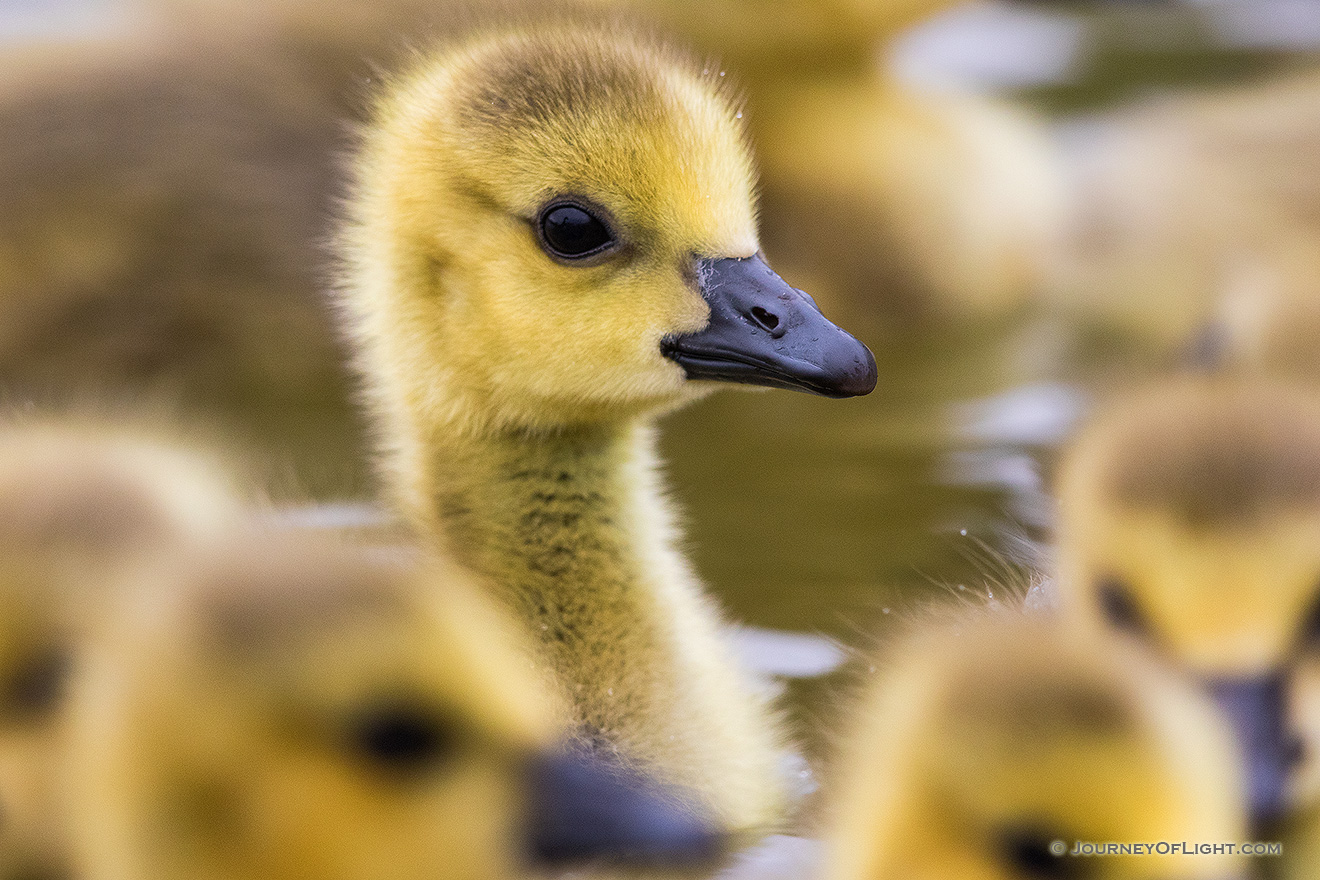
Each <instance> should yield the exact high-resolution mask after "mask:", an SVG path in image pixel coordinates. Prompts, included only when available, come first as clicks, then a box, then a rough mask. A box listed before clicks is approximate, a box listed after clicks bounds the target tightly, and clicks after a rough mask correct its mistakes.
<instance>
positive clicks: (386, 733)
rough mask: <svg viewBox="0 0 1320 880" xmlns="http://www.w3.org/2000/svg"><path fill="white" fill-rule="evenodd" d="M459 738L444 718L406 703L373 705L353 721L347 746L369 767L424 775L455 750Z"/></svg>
mask: <svg viewBox="0 0 1320 880" xmlns="http://www.w3.org/2000/svg"><path fill="white" fill-rule="evenodd" d="M456 740H457V736H456V734H455V731H454V729H453V727H452V726H451V725H450V724H449V723H448V722H447V721H446V720H445V719H444V718H443V717H441V716H439V715H437V714H436V713H435V712H433V711H428V710H426V709H423V708H421V707H418V706H409V705H405V704H396V705H390V704H386V705H378V706H373V707H370V708H368V709H366V710H365V711H363V712H362V713H360V714H359V715H358V716H357V717H356V718H354V719H353V720H352V722H351V723H350V725H349V731H348V747H349V749H350V750H351V751H352V752H353V753H354V754H356V755H357V756H358V757H359V758H363V759H365V760H366V761H367V762H368V763H369V764H370V765H372V766H373V767H377V768H382V769H385V770H388V771H390V772H392V773H398V774H413V773H424V772H426V771H428V770H430V769H432V768H434V767H435V766H437V765H439V764H441V763H443V762H444V761H445V759H446V758H448V757H449V756H450V755H451V754H452V753H453V751H454V748H455V745H456Z"/></svg>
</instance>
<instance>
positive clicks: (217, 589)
mask: <svg viewBox="0 0 1320 880" xmlns="http://www.w3.org/2000/svg"><path fill="white" fill-rule="evenodd" d="M101 636H102V637H101V638H100V639H99V642H98V645H97V650H96V651H95V652H93V653H92V654H91V655H90V660H89V663H88V664H87V667H88V668H87V672H86V674H85V675H84V676H82V677H81V678H80V679H79V680H78V682H77V685H76V688H75V690H74V693H73V704H72V705H73V709H74V712H73V716H72V721H71V732H70V739H71V749H70V752H71V756H70V759H69V760H70V773H69V779H70V783H69V785H70V791H71V792H72V793H73V800H74V802H75V803H76V805H77V808H76V809H77V813H76V820H77V821H76V828H77V830H78V838H77V840H78V843H79V846H80V856H81V868H82V870H84V871H86V876H87V877H88V878H90V880H138V878H143V877H188V878H193V880H299V878H301V880H336V878H338V880H376V878H380V880H386V878H388V880H408V878H416V880H423V878H428V880H429V878H435V877H447V878H454V880H469V878H470V880H485V878H490V880H495V878H509V877H513V876H518V875H519V874H521V873H522V872H523V871H524V870H525V869H526V868H527V866H528V865H529V864H531V862H532V861H533V860H539V861H540V862H545V863H549V864H556V863H557V862H562V861H563V860H565V859H569V860H571V859H574V858H578V859H581V858H589V857H593V856H597V857H599V856H604V857H609V856H620V855H623V856H625V857H627V856H630V855H631V856H637V854H638V853H639V852H640V853H641V855H640V856H639V858H642V859H645V858H647V857H648V855H649V854H650V853H651V852H654V851H656V848H657V847H658V848H659V849H661V850H663V852H664V853H665V854H668V855H670V856H672V857H674V859H675V861H680V862H681V860H682V859H683V858H684V857H685V853H684V852H683V851H681V850H680V847H683V846H686V847H688V851H687V853H686V858H688V859H689V860H690V859H691V858H693V857H694V856H693V853H694V852H699V853H700V855H701V856H702V857H708V856H709V855H710V853H711V848H712V846H713V843H714V840H713V838H712V836H711V835H710V834H709V833H708V832H707V831H706V830H705V829H704V828H703V827H701V826H700V825H699V824H698V823H696V822H695V821H693V820H686V819H681V818H678V817H677V816H676V815H674V814H671V813H670V812H667V811H668V810H669V809H670V808H668V807H667V806H665V804H664V803H663V802H662V801H660V800H658V799H657V798H656V796H655V795H654V794H649V793H646V792H645V791H643V790H640V789H634V788H629V787H628V784H627V780H619V779H617V778H615V777H611V776H608V775H606V774H605V773H604V772H602V771H600V770H599V769H593V768H596V767H597V765H593V764H590V763H589V762H587V760H586V759H585V758H584V757H582V756H575V755H573V754H571V753H568V752H556V751H553V750H552V747H553V746H554V745H555V738H556V736H557V735H558V734H560V733H561V732H560V731H558V730H556V727H555V722H554V721H553V720H552V719H554V718H555V717H557V716H558V715H560V714H562V710H559V711H558V712H556V711H555V710H554V709H553V700H554V698H553V696H552V695H551V693H552V692H551V691H549V690H547V689H546V688H545V687H544V683H543V682H542V681H540V680H539V677H538V675H537V674H536V673H535V672H534V668H533V666H532V662H531V660H530V653H529V652H526V651H524V650H523V649H522V647H521V646H520V645H519V644H518V643H517V642H516V640H515V639H514V638H513V636H512V633H511V631H510V630H509V628H508V625H507V624H506V622H505V621H504V619H503V618H501V617H499V616H498V615H497V614H496V613H495V612H494V611H493V609H491V608H490V607H488V606H487V605H486V604H484V603H483V602H482V601H481V600H480V598H479V596H478V595H477V593H476V592H475V591H474V590H473V589H472V587H471V585H470V584H469V583H467V582H466V580H465V578H464V576H463V574H462V573H461V572H460V571H458V570H456V569H453V568H451V567H448V566H446V565H443V564H442V563H441V561H440V560H431V561H429V562H427V563H426V564H417V562H416V560H415V559H413V558H410V555H409V554H407V553H405V552H404V551H402V550H400V549H397V548H394V549H390V550H388V551H387V550H381V549H377V550H367V549H361V548H350V547H346V546H343V545H342V544H340V543H337V542H333V541H330V540H327V539H325V538H323V537H320V536H314V537H305V536H303V537H296V536H289V535H284V536H274V537H272V536H260V535H253V534H248V533H246V532H244V533H240V534H238V535H236V536H234V537H233V538H232V539H230V540H226V541H224V542H221V544H220V546H217V547H214V548H209V549H207V550H204V551H199V552H196V553H192V554H187V555H186V556H185V558H183V559H180V560H176V561H174V562H172V563H168V564H163V565H162V566H161V567H160V568H159V569H158V570H157V572H156V573H155V575H154V577H149V578H139V582H138V585H137V589H136V591H135V592H134V597H133V601H131V602H129V603H127V607H126V609H125V610H124V612H123V613H122V614H118V615H116V616H115V618H114V619H113V623H112V625H111V626H109V627H107V628H106V629H105V632H103V633H102V634H101ZM593 811H596V812H593ZM546 816H549V820H547V819H546V818H545V817H546ZM602 816H605V817H604V818H603V817H602ZM575 818H576V819H578V820H580V822H581V826H575V825H574V824H573V822H574V820H575ZM642 820H646V821H648V822H650V823H652V825H649V826H647V827H641V828H638V827H631V826H629V824H628V823H629V822H635V823H638V825H641V822H642ZM648 834H649V835H652V837H650V838H647V837H646V835H648ZM556 835H558V836H556ZM565 835H567V836H568V841H569V842H568V843H567V844H566V843H564V841H563V837H564V836H565ZM611 835H613V837H611ZM629 835H631V836H629ZM665 835H668V837H665ZM652 844H656V846H655V847H652ZM666 846H668V847H670V849H668V850H664V849H663V848H664V847H666ZM648 847H652V848H651V849H650V850H648Z"/></svg>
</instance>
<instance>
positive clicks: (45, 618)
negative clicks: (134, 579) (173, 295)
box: [0, 421, 238, 880]
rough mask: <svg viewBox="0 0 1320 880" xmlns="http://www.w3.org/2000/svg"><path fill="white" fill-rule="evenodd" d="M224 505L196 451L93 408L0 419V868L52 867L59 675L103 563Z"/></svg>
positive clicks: (221, 480)
mask: <svg viewBox="0 0 1320 880" xmlns="http://www.w3.org/2000/svg"><path fill="white" fill-rule="evenodd" d="M237 510H238V502H237V500H236V498H235V496H234V495H232V494H231V492H230V490H229V486H228V484H227V478H226V475H225V474H224V473H223V471H222V469H221V468H220V466H219V465H218V464H217V463H214V462H212V461H210V460H209V459H207V458H205V457H203V456H201V455H196V454H193V453H192V452H189V451H186V450H184V449H181V448H177V447H173V446H170V445H167V444H165V443H163V442H160V441H155V440H151V439H147V438H146V437H145V436H140V435H138V434H135V433H133V432H131V431H128V430H120V429H117V428H113V427H110V426H107V425H96V424H94V423H92V422H79V423H74V422H63V421H61V422H57V421H33V422H29V423H18V422H9V423H4V424H0V878H5V880H9V878H45V877H52V878H53V877H62V876H65V874H64V871H65V870H66V860H67V841H66V835H65V818H64V817H65V807H64V805H63V802H62V800H61V797H60V793H59V783H58V779H57V774H56V771H55V769H54V768H55V766H56V764H57V756H58V754H59V753H60V749H61V741H62V736H63V725H64V723H65V717H66V700H65V696H66V693H65V687H66V684H67V678H68V676H69V675H70V674H71V673H73V671H74V670H75V669H76V667H77V665H78V656H77V655H78V653H79V648H80V644H81V639H82V630H83V629H84V624H85V622H86V620H87V619H89V618H91V617H94V616H96V614H97V610H96V609H99V608H102V607H103V602H104V599H105V598H106V597H105V595H104V594H105V593H106V592H109V591H110V584H111V582H112V581H113V580H114V579H115V577H116V575H115V572H116V571H121V570H124V569H126V568H128V567H131V565H132V564H134V561H135V560H136V559H138V558H140V557H141V556H143V555H151V554H153V553H159V552H162V551H163V550H164V549H165V548H166V547H169V546H171V545H173V544H175V543H177V542H182V541H186V540H190V539H193V538H197V537H200V535H202V534H203V533H205V532H206V531H208V530H210V529H212V528H219V527H220V526H221V524H222V523H224V522H226V521H228V519H229V518H231V517H233V516H236V515H237Z"/></svg>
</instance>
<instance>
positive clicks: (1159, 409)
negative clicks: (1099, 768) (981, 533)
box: [1059, 380, 1320, 827]
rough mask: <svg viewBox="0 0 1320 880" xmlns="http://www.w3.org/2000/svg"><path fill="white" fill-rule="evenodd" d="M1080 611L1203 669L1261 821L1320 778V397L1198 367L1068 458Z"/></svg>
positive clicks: (1101, 426)
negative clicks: (1197, 375) (1208, 376)
mask: <svg viewBox="0 0 1320 880" xmlns="http://www.w3.org/2000/svg"><path fill="white" fill-rule="evenodd" d="M1059 495H1060V531H1059V545H1060V546H1059V553H1060V566H1061V569H1060V574H1061V578H1060V586H1061V590H1062V592H1063V599H1064V604H1065V606H1066V609H1067V611H1068V612H1069V613H1070V615H1071V616H1072V617H1073V619H1075V620H1078V621H1081V622H1085V623H1089V624H1092V625H1094V626H1097V627H1102V628H1105V629H1108V630H1112V631H1115V632H1121V633H1124V634H1125V635H1127V636H1129V637H1130V638H1131V639H1133V640H1136V641H1139V642H1141V643H1143V644H1145V645H1147V646H1148V647H1150V648H1153V649H1155V650H1157V651H1159V652H1161V653H1162V654H1164V655H1165V656H1166V657H1168V658H1170V659H1172V660H1173V661H1174V662H1175V663H1177V664H1178V665H1180V666H1181V667H1183V668H1184V669H1186V670H1188V671H1190V672H1192V673H1193V674H1195V675H1196V676H1197V677H1199V678H1200V679H1201V680H1202V681H1203V682H1204V683H1205V685H1206V686H1207V687H1209V689H1210V691H1211V692H1212V693H1213V694H1214V696H1215V697H1216V698H1217V700H1218V701H1219V702H1220V704H1221V706H1222V708H1223V710H1224V711H1225V712H1226V713H1227V715H1228V716H1229V717H1230V718H1231V719H1232V720H1233V721H1234V724H1235V726H1236V727H1237V729H1238V735H1239V739H1240V741H1241V744H1242V746H1243V748H1244V749H1245V750H1246V752H1247V758H1248V768H1249V779H1248V784H1249V787H1250V803H1251V809H1252V813H1253V818H1254V821H1255V822H1256V824H1257V825H1258V826H1261V827H1268V826H1270V825H1272V824H1273V820H1274V819H1276V818H1278V817H1279V816H1280V814H1281V813H1283V812H1284V811H1286V810H1287V809H1288V808H1289V804H1290V803H1294V802H1297V801H1298V800H1299V799H1300V800H1306V799H1312V800H1313V799H1314V796H1315V794H1316V793H1317V791H1316V790H1317V789H1320V760H1317V759H1318V758H1320V401H1318V400H1316V399H1314V397H1313V395H1311V394H1309V393H1307V392H1305V391H1302V390H1300V389H1293V388H1289V387H1284V386H1279V385H1273V384H1270V383H1266V382H1241V383H1233V382H1228V381H1206V380H1189V381H1179V382H1174V383H1170V384H1168V385H1166V386H1163V387H1160V388H1157V389H1153V390H1150V391H1147V392H1146V393H1144V394H1140V395H1137V396H1135V397H1133V398H1131V399H1129V400H1126V401H1124V402H1123V403H1122V404H1121V405H1119V406H1117V407H1115V408H1114V409H1113V410H1111V411H1110V412H1109V413H1107V414H1105V415H1103V416H1102V417H1100V418H1098V419H1097V420H1096V421H1095V422H1094V423H1093V424H1092V425H1091V426H1090V427H1089V428H1088V429H1086V430H1085V432H1084V433H1083V435H1082V436H1081V437H1079V438H1078V440H1077V442H1076V444H1075V445H1074V447H1073V448H1072V449H1071V450H1070V452H1069V454H1068V455H1067V457H1066V460H1065V462H1064V464H1063V467H1062V471H1061V474H1060V481H1059Z"/></svg>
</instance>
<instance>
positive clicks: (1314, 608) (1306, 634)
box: [1302, 596, 1320, 647]
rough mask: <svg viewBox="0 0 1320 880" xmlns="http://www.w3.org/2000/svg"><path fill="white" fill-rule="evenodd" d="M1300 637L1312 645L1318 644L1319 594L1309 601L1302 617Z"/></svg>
mask: <svg viewBox="0 0 1320 880" xmlns="http://www.w3.org/2000/svg"><path fill="white" fill-rule="evenodd" d="M1302 639H1303V640H1304V641H1305V642H1306V643H1307V644H1309V645H1311V646H1312V647H1314V646H1316V645H1320V596H1317V597H1316V598H1315V599H1313V600H1312V601H1311V607H1310V609H1309V610H1308V611H1307V612H1306V616H1304V617H1303V618H1302Z"/></svg>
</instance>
